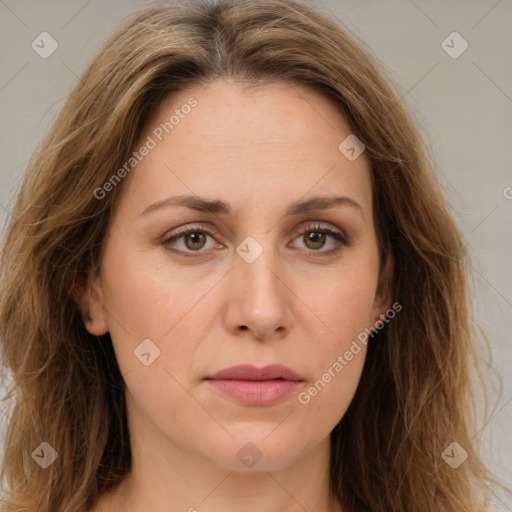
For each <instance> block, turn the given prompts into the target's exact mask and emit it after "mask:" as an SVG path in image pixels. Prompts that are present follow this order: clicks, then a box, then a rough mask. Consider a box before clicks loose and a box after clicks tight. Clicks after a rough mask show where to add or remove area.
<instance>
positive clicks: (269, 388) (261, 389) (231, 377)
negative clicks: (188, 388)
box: [204, 365, 305, 406]
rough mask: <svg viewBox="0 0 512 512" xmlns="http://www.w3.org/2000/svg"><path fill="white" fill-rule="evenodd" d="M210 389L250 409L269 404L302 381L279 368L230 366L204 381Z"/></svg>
mask: <svg viewBox="0 0 512 512" xmlns="http://www.w3.org/2000/svg"><path fill="white" fill-rule="evenodd" d="M204 380H205V381H206V382H207V384H208V385H210V386H211V387H212V388H213V389H214V390H216V391H218V392H220V393H221V394H223V395H226V396H228V397H230V398H231V399H233V400H235V401H237V402H240V403H243V404H245V405H252V406H265V405H272V404H275V403H277V402H279V401H280V400H282V399H284V398H285V397H287V396H288V395H290V394H291V393H293V392H294V391H296V390H297V389H298V388H299V387H300V386H302V385H303V384H304V382H305V379H304V378H303V377H302V376H301V375H299V374H298V373H297V372H294V371H293V370H291V369H290V368H287V367H286V366H283V365H268V366H265V367H263V368H256V367H255V366H252V365H239V366H232V367H230V368H226V369H224V370H221V371H220V372H217V373H215V374H213V375H211V376H208V377H206V378H205V379H204Z"/></svg>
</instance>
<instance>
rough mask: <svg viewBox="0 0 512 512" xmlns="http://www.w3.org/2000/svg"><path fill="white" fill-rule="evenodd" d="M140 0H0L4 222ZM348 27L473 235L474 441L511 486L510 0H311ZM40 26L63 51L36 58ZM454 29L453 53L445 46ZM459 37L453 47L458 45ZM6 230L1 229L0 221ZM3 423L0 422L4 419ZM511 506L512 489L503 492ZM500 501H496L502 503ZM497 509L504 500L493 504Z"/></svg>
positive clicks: (0, 201)
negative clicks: (407, 111) (36, 154)
mask: <svg viewBox="0 0 512 512" xmlns="http://www.w3.org/2000/svg"><path fill="white" fill-rule="evenodd" d="M146 3H147V2H144V1H143V0H125V1H121V0H108V1H99V0H89V1H87V0H80V1H78V0H73V1H65V0H51V1H45V2H36V1H35V0H34V1H27V0H21V1H14V0H0V42H1V48H2V50H1V66H0V111H1V114H2V115H1V124H0V221H1V223H2V226H4V225H5V222H6V220H7V218H8V216H9V210H10V208H11V206H12V204H13V198H14V194H15V192H16V189H17V187H18V185H19V183H20V178H21V176H22V173H23V171H24V168H25V166H26V163H27V160H28V158H29V156H30V154H31V153H32V151H33V150H34V149H35V147H36V144H37V143H38V142H39V141H40V140H41V138H42V136H43V134H44V133H45V132H46V131H47V129H48V128H49V127H50V125H51V123H52V121H53V119H54V118H55V116H56V113H57V111H58V109H59V108H60V106H61V105H62V102H63V99H64V97H65V95H66V94H67V92H69V90H70V88H71V87H72V86H73V85H74V84H75V83H76V81H77V80H78V76H79V74H80V73H81V71H82V70H83V69H84V66H85V65H86V63H87V62H88V61H89V59H90V58H91V57H92V56H93V54H94V53H95V51H96V50H97V49H98V48H99V46H100V45H101V43H102V42H103V41H104V40H105V39H106V37H107V36H108V35H109V34H110V33H111V32H112V30H113V28H114V27H115V26H116V24H117V23H118V22H119V21H120V20H121V19H122V18H123V17H124V16H125V15H127V14H129V13H131V12H132V11H134V10H136V9H137V8H139V7H142V6H143V5H145V4H146ZM310 3H311V4H313V5H316V6H318V7H320V8H321V9H323V10H325V11H327V12H329V13H330V14H331V15H333V16H335V17H336V18H337V19H338V20H339V21H340V22H342V23H344V24H346V25H347V26H348V27H350V28H351V29H352V30H354V31H355V32H356V33H357V34H358V35H359V36H360V37H361V38H362V39H363V40H364V41H365V42H366V44H367V45H368V46H369V47H370V48H371V51H372V52H373V54H374V55H375V56H377V58H378V59H380V60H381V61H382V62H383V63H384V64H385V65H386V66H387V67H388V69H389V74H390V76H391V77H392V78H393V79H394V80H395V81H397V83H398V85H399V87H400V90H401V91H402V92H401V95H402V96H403V99H402V101H404V102H407V103H408V104H409V106H410V107H411V108H412V109H413V111H414V113H415V116H416V118H417V120H418V122H419V124H420V127H421V129H422V131H423V133H424V135H425V137H426V139H427V141H428V146H429V148H430V150H431V152H432V154H433V155H434V157H435V158H436V160H437V163H438V168H439V175H440V179H441V182H442V185H443V190H444V193H445V195H446V197H447V198H448V200H449V202H450V203H451V205H452V208H453V212H454V215H455V216H456V218H457V220H458V222H459V223H460V225H461V227H462V229H463V231H464V233H465V234H466V235H467V236H468V239H469V243H470V251H471V254H472V257H473V270H474V279H473V281H472V288H473V301H474V304H475V310H476V316H477V320H478V322H479V323H480V325H481V326H482V327H483V328H484V329H485V331H486V333H487V335H488V338H489V340H490V343H491V345H492V351H493V365H494V368H495V370H496V373H497V376H499V377H500V378H501V383H502V390H501V394H499V393H498V392H495V393H494V394H493V395H492V397H493V400H494V401H493V404H494V405H495V409H494V410H493V411H490V414H489V416H487V417H482V418H481V419H480V420H479V424H478V426H477V429H476V430H475V439H478V440H480V441H481V442H482V446H483V453H484V458H485V461H486V462H487V463H488V464H489V466H490V467H491V469H493V470H494V471H495V472H496V473H497V474H498V475H499V476H501V477H502V478H504V479H505V480H506V481H508V482H509V483H510V482H512V445H511V443H510V430H511V427H512V372H510V370H509V368H510V366H511V364H512V348H511V345H510V337H511V333H512V320H511V318H512V272H510V270H509V264H507V261H510V252H511V249H512V242H511V241H512V236H511V235H512V222H511V218H512V199H507V197H506V196H507V195H508V197H509V198H512V188H510V189H508V188H507V187H512V173H511V163H512V150H511V146H512V58H511V57H512V51H511V50H512V44H511V43H512V31H511V30H510V26H511V22H512V2H511V1H510V0H499V1H496V0H481V1H477V0H473V1H463V0H457V1H450V2H445V1H441V0H436V1H430V2H428V1H426V0H416V1H412V0H392V1H387V2H377V1H371V0H365V1H360V0H339V1H336V0H323V1H320V0H317V1H314V2H313V1H312V2H310ZM43 31H46V32H48V33H50V34H51V35H52V37H53V38H55V40H56V41H57V42H58V44H59V47H58V49H57V50H56V51H55V52H54V53H53V54H52V55H51V56H50V57H49V58H47V59H42V58H41V57H40V56H39V55H38V54H37V53H36V52H35V51H34V50H33V49H32V48H31V43H32V41H33V40H35V39H36V37H37V36H39V34H40V33H41V32H43ZM454 31H457V32H458V33H460V34H461V36H462V37H463V38H464V39H465V40H466V41H467V42H468V44H469V47H468V49H467V50H466V51H465V52H464V53H462V55H460V56H459V57H458V58H456V59H454V58H452V57H450V56H449V55H448V54H447V53H446V52H445V51H444V49H443V48H442V46H441V43H442V42H443V41H444V40H445V38H446V37H447V36H448V35H449V34H451V33H452V32H454ZM457 44H458V43H457ZM2 229H3V228H2ZM0 419H3V418H0ZM501 499H502V500H503V501H504V502H505V503H502V504H501V507H502V509H503V510H512V502H511V501H510V497H509V498H506V497H502V498H501ZM498 503H499V500H498ZM500 509H501V508H500Z"/></svg>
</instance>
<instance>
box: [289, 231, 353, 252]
mask: <svg viewBox="0 0 512 512" xmlns="http://www.w3.org/2000/svg"><path fill="white" fill-rule="evenodd" d="M329 238H330V239H331V244H330V245H331V248H330V249H327V250H320V249H323V248H324V247H325V246H326V244H327V245H329V244H328V241H329ZM295 240H300V241H301V242H303V243H304V245H305V248H306V249H308V250H309V251H311V252H319V253H322V256H324V255H330V254H334V253H337V252H338V251H340V250H341V249H342V247H343V246H345V245H347V243H348V242H347V239H346V237H345V235H344V234H343V233H342V232H341V231H336V230H334V229H331V228H328V227H321V226H319V225H314V226H308V227H307V228H305V229H303V230H302V231H301V232H300V236H299V237H297V238H296V239H295Z"/></svg>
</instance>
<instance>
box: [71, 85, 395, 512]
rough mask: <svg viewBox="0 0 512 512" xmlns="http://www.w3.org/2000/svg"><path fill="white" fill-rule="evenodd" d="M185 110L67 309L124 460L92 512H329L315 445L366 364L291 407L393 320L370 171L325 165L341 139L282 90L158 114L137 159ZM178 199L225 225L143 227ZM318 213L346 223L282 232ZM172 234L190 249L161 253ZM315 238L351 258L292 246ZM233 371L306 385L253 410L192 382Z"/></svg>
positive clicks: (157, 223)
mask: <svg viewBox="0 0 512 512" xmlns="http://www.w3.org/2000/svg"><path fill="white" fill-rule="evenodd" d="M191 97H194V98H195V99H196V100H197V102H198V103H197V106H196V107H195V108H193V109H192V110H191V112H190V113H189V114H188V115H186V116H184V118H183V119H180V122H179V124H177V125H176V126H175V127H174V129H173V130H172V132H171V133H170V135H168V136H166V137H165V138H163V140H162V141H161V142H158V144H157V145H156V147H154V148H153V149H151V151H149V153H148V155H147V156H145V157H144V159H143V160H142V161H141V162H140V163H139V164H138V165H137V166H136V167H135V168H134V170H133V171H132V172H131V173H130V174H129V175H128V176H127V177H126V178H124V181H123V183H122V186H123V192H122V194H121V196H120V202H119V203H118V205H117V207H116V210H115V212H114V213H113V217H112V219H111V224H110V228H109V231H108V233H107V238H106V241H105V245H104V254H103V259H102V263H101V272H99V273H98V274H94V275H93V274H91V275H90V276H89V285H90V290H89V293H87V294H86V295H85V296H84V297H82V299H81V302H80V304H81V306H82V307H83V309H84V310H85V311H86V312H88V313H89V315H90V317H91V321H88V322H87V323H86V328H87V329H88V330H89V332H90V333H91V334H94V335H97V336H99V335H102V334H105V333H106V332H110V336H111V338H112V342H113V345H114V349H115V352H116V357H117V360H118V363H119V366H120V369H121V372H122V374H123V377H124V380H125V382H126V388H127V391H126V400H127V408H128V426H129V431H130V443H131V451H132V471H131V473H130V474H129V476H128V477H127V478H126V479H125V480H124V481H123V482H122V484H121V485H120V486H119V487H118V488H117V489H116V490H115V492H111V493H108V494H104V495H102V496H101V497H100V500H99V502H98V504H97V506H96V508H95V511H94V512H117V511H123V512H135V511H141V510H151V511H152V512H175V511H176V512H178V511H183V512H186V511H189V512H193V511H201V512H202V511H208V512H224V511H226V510H244V511H245V512H278V511H280V512H299V511H301V512H303V511H304V510H307V511H313V510H314V511H320V512H340V511H342V510H343V509H342V508H341V506H340V505H339V504H338V503H337V502H336V501H335V500H334V499H333V498H332V497H330V495H329V490H328V470H329V449H330V436H329V434H330V432H331V431H332V429H333V428H334V427H335V426H336V424H337V423H338V422H339V421H340V419H341V418H342V417H343V415H344V413H345V411H346V410H347V408H348V406H349V404H350V402H351V400H352V398H353V396H354V393H355V391H356V388H357V385H358V382H359V378H360V375H361V372H362V367H363V363H364V358H365V353H366V351H365V347H364V346H363V350H361V352H359V353H358V354H357V355H355V356H354V358H353V359H352V360H351V361H350V362H349V363H348V364H347V365H346V366H345V367H344V368H343V370H342V371H341V372H340V373H338V374H337V375H336V376H335V377H334V378H332V380H331V381H330V382H329V383H328V384H327V385H326V386H325V388H324V389H323V390H322V391H321V392H320V393H318V394H317V396H314V397H311V400H310V401H309V403H307V404H304V403H301V402H300V401H299V400H298V393H299V392H303V391H304V390H307V389H308V388H310V387H311V386H312V385H313V383H314V382H315V381H317V380H318V379H319V378H320V377H321V376H322V374H324V373H325V372H326V371H327V369H328V368H329V367H332V365H333V363H334V362H335V361H336V360H337V357H338V356H339V355H340V354H341V355H342V354H344V353H345V352H346V351H347V350H348V349H349V347H350V345H351V343H352V341H353V340H354V339H356V338H357V336H358V334H360V333H361V332H362V331H364V329H365V328H368V327H371V326H372V325H373V324H374V322H375V320H376V319H378V318H379V315H381V314H383V313H385V311H386V310H387V309H388V308H389V306H390V297H389V294H388V293H386V294H384V293H377V282H378V275H379V261H378V247H377V241H376V236H375V228H374V224H373V215H372V195H371V179H370V168H369V161H368V159H367V157H366V156H365V154H364V153H363V154H362V155H361V156H360V157H358V158H357V159H356V160H354V161H349V160H348V159H347V158H345V156H344V155H343V154H342V153H341V152H340V151H339V149H338V145H339V144H340V142H341V141H342V140H343V139H345V137H347V136H348V135H349V134H350V133H351V130H350V127H349V126H348V124H347V123H346V122H345V120H344V119H343V117H342V116H341V115H340V114H339V112H337V111H336V109H335V108H333V105H331V103H330V102H329V101H328V100H327V99H325V98H324V97H322V96H320V95H318V94H317V93H314V92H311V91H310V90H308V89H306V88H302V87H300V86H296V85H294V86H291V85H290V84H271V85H265V86H263V87H260V88H257V89H255V90H252V91H244V90H243V89H242V88H241V87H240V85H239V84H237V83H235V82H232V81H224V80H217V81H214V82H212V83H211V84H209V85H208V86H206V87H205V86H201V87H193V88H190V89H188V90H186V91H183V92H180V93H179V94H176V95H174V96H172V97H169V98H167V99H166V101H165V102H163V103H162V105H161V106H160V108H159V110H158V111H157V112H156V114H155V115H154V116H153V118H152V119H151V120H150V121H149V123H148V124H147V127H148V130H147V131H146V132H145V133H143V134H142V135H141V137H140V140H139V142H140V144H138V145H137V147H140V145H141V144H143V143H144V141H146V140H147V137H148V135H151V133H152V130H153V129H154V128H155V127H156V126H158V125H159V123H161V122H165V121H167V120H169V118H170V116H171V115H172V113H173V112H174V110H175V109H177V108H180V106H182V105H184V104H186V103H187V100H189V98H191ZM153 138H154V137H153ZM176 195H193V196H199V197H201V198H206V199H208V200H219V201H223V202H225V203H228V204H229V205H230V206H231V209H232V212H231V213H230V214H226V213H215V214H214V213H209V212H199V211H194V210H192V209H190V208H187V207H185V206H181V205H180V206H167V207H162V208H158V209H154V210H153V211H150V212H148V213H146V214H144V215H140V214H141V212H143V211H144V210H145V209H146V208H147V207H148V206H149V205H151V204H153V203H155V202H157V201H160V200H162V199H165V198H167V197H169V196H176ZM326 196H345V197H348V198H350V199H351V200H352V201H353V203H357V205H359V206H355V205H353V204H349V202H347V201H345V202H344V203H343V204H338V205H335V206H332V207H330V208H327V209H316V210H313V211H308V212H302V213H299V214H291V215H285V213H286V210H288V208H289V206H290V204H291V203H293V202H296V201H306V200H308V199H311V198H312V197H326ZM182 226H190V227H193V228H194V229H195V231H194V233H196V235H195V237H194V236H192V237H191V236H190V235H186V236H181V237H179V235H177V238H176V239H174V241H172V242H168V243H166V244H163V243H162V242H161V241H160V240H161V239H162V238H163V237H164V235H172V234H173V233H174V232H175V230H176V228H178V227H182ZM314 226H320V227H321V228H330V229H333V230H334V231H336V232H342V233H344V234H345V236H346V238H347V239H348V244H347V245H342V244H340V243H339V242H337V240H336V238H335V237H334V236H332V235H329V234H328V235H325V241H324V243H323V244H322V243H321V242H322V240H323V239H322V238H320V242H319V241H318V236H320V235H317V238H312V237H311V240H309V237H308V236H305V235H304V234H302V232H303V231H305V230H307V229H309V231H307V232H306V234H307V235H310V234H311V233H319V231H318V229H316V230H315V229H313V227H314ZM201 229H202V230H207V231H209V232H210V233H211V235H208V234H207V235H205V236H204V238H201V234H200V233H201ZM198 231H199V234H197V233H198ZM248 236H251V237H252V238H253V239H255V240H256V241H257V243H258V244H259V245H260V246H261V248H262V253H261V254H260V255H259V256H258V257H257V258H256V259H255V260H254V261H253V262H251V263H248V262H247V261H246V260H244V259H243V258H242V257H241V256H240V255H239V254H238V253H237V252H236V248H237V246H238V245H239V244H240V243H241V242H242V241H243V240H244V239H245V238H246V237H248ZM166 238H169V237H168V236H167V237H166ZM338 246H339V247H340V248H341V250H340V251H338V252H336V253H330V254H328V251H329V250H330V249H333V248H335V247H338ZM172 251H174V252H172ZM184 253H185V254H188V255H191V256H193V257H188V258H187V257H186V256H184V255H183V254H184ZM148 338H149V339H150V340H152V343H154V345H156V346H157V347H158V348H159V350H160V356H159V357H157V358H156V359H155V360H154V362H152V363H151V364H149V365H148V366H146V365H144V364H143V363H142V362H141V361H140V360H139V359H138V358H137V357H135V355H134V350H135V349H136V348H137V346H138V345H139V344H140V343H141V342H142V341H143V340H145V339H148ZM243 363H248V364H253V365H255V366H259V367H261V366H264V365H266V364H270V363H279V364H283V365H286V366H287V367H289V368H291V369H292V370H295V371H296V372H298V373H299V374H301V375H302V376H303V377H304V379H305V382H303V383H301V384H300V388H299V389H298V390H297V392H294V393H292V394H291V395H288V396H287V397H285V398H284V399H282V400H280V401H278V402H277V403H274V404H272V405H268V406H252V405H246V404H241V403H239V402H237V401H236V400H234V399H232V398H231V397H228V396H226V395H223V394H221V393H219V392H217V390H215V389H212V388H211V386H209V385H208V383H207V382H206V381H205V380H204V377H205V376H207V375H209V374H212V373H214V372H216V371H219V370H221V369H224V368H226V367H229V366H232V365H237V364H243ZM248 442H251V443H252V444H253V445H254V446H255V447H256V448H257V450H258V452H259V453H260V454H261V455H260V456H261V458H260V459H259V460H258V462H257V463H256V464H255V465H253V466H251V467H246V466H245V465H244V464H242V463H241V461H240V459H239V458H238V457H237V454H238V452H239V450H240V449H241V448H242V447H243V446H244V445H246V443H248ZM251 450H253V448H251ZM348 463H350V462H349V461H348ZM344 512H348V511H344Z"/></svg>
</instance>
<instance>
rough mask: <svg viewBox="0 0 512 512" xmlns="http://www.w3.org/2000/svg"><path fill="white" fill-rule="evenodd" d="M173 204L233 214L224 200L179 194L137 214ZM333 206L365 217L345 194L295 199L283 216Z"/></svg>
mask: <svg viewBox="0 0 512 512" xmlns="http://www.w3.org/2000/svg"><path fill="white" fill-rule="evenodd" d="M173 206H184V207H186V208H190V209H191V210H195V211H198V212H203V213H212V214H215V215H232V214H233V209H232V208H231V206H230V205H229V204H228V203H225V202H224V201H219V200H209V199H204V198H202V197H199V196H191V195H179V196H172V197H167V198H165V199H162V200H160V201H157V202H156V203H153V204H150V205H149V206H147V207H146V208H145V209H144V210H143V211H142V212H141V213H139V215H138V216H139V217H141V216H144V215H147V214H149V213H151V212H154V211H156V210H160V209H162V208H169V207H173ZM335 206H351V207H353V208H355V209H356V210H358V211H359V213H360V214H361V215H362V217H363V219H365V216H364V212H363V209H362V208H361V206H360V205H359V203H357V202H356V201H355V200H354V199H352V198H351V197H347V196H324V197H321V196H318V197H312V198H311V199H307V200H305V201H295V202H293V203H291V204H290V206H289V207H288V210H287V211H286V213H285V217H287V216H291V215H300V214H303V213H308V212H312V211H319V210H326V209H328V208H333V207H335ZM365 220H366V219H365Z"/></svg>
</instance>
